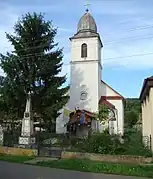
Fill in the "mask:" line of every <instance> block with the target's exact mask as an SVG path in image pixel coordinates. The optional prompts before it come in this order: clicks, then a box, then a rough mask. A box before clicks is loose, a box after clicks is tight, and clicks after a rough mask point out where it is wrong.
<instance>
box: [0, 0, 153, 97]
mask: <svg viewBox="0 0 153 179" xmlns="http://www.w3.org/2000/svg"><path fill="white" fill-rule="evenodd" d="M84 4H85V0H77V1H73V0H26V1H21V0H5V1H3V0H0V7H1V11H0V53H5V52H6V51H10V50H11V48H12V47H11V45H10V44H9V43H8V42H7V40H6V37H5V32H10V33H12V32H13V25H14V24H15V22H16V21H17V20H18V18H19V17H21V15H22V14H25V13H27V12H38V13H39V12H43V13H45V18H46V20H52V21H53V24H54V26H56V27H58V28H59V29H58V35H57V37H56V40H57V41H58V42H59V45H60V47H64V59H63V60H64V64H65V65H64V66H63V71H62V73H63V74H64V73H67V74H68V81H67V83H69V68H70V66H69V65H67V64H68V63H69V61H70V42H69V37H71V36H72V35H73V34H74V33H76V28H77V23H78V21H79V19H80V18H81V16H82V15H83V14H84V12H85V7H84ZM89 4H90V6H89V9H90V13H91V14H92V15H93V17H94V18H95V20H96V23H97V26H98V32H99V33H100V35H101V39H102V42H103V45H104V47H103V50H102V64H103V73H102V79H103V80H104V81H105V82H106V83H108V84H109V85H111V86H112V87H113V88H115V89H116V90H117V91H119V92H120V93H121V94H122V95H123V96H125V97H138V96H139V94H140V90H141V87H142V83H143V80H144V78H146V77H148V76H152V75H153V32H152V31H153V10H152V9H153V0H145V1H144V0H89ZM1 73H2V72H1ZM93 80H94V79H93Z"/></svg>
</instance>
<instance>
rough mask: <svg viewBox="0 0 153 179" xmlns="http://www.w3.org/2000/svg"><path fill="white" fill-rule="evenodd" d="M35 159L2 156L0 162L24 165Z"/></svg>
mask: <svg viewBox="0 0 153 179" xmlns="http://www.w3.org/2000/svg"><path fill="white" fill-rule="evenodd" d="M33 158H34V157H28V156H13V155H4V154H0V161H8V162H14V163H24V162H25V161H27V160H31V159H33Z"/></svg>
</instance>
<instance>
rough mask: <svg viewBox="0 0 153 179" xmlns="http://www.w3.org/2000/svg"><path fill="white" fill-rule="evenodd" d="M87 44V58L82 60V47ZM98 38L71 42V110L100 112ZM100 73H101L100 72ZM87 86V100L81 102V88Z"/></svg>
mask: <svg viewBox="0 0 153 179" xmlns="http://www.w3.org/2000/svg"><path fill="white" fill-rule="evenodd" d="M83 43H86V44H87V58H81V45H82V44H83ZM99 45H100V43H99V39H98V37H94V38H93V37H91V38H80V39H72V42H71V70H70V71H71V74H70V102H69V105H68V106H69V109H70V110H74V108H75V107H80V108H83V109H86V110H89V111H91V112H96V111H97V110H98V102H99V90H100V89H99V86H100V85H99V80H100V79H99V74H100V73H101V68H100V61H101V60H100V59H99V56H100V55H99V53H100V52H99V49H100V47H99ZM99 71H100V72H99ZM82 85H86V91H87V93H88V97H87V100H84V101H82V100H80V93H81V86H82Z"/></svg>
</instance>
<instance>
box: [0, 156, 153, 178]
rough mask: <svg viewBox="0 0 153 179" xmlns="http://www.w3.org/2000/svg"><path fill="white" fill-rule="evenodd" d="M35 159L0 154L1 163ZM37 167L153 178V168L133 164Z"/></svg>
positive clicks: (72, 161)
mask: <svg viewBox="0 0 153 179" xmlns="http://www.w3.org/2000/svg"><path fill="white" fill-rule="evenodd" d="M31 159H34V157H28V156H13V155H3V154H0V161H8V162H13V163H21V164H23V163H24V162H25V161H28V160H31ZM35 165H39V166H43V167H51V168H58V169H67V170H76V171H82V172H92V173H107V174H116V175H127V176H139V177H149V178H153V166H140V165H132V164H113V163H102V162H97V161H91V160H80V159H61V160H53V161H44V162H37V163H36V164H35Z"/></svg>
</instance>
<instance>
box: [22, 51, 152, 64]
mask: <svg viewBox="0 0 153 179" xmlns="http://www.w3.org/2000/svg"><path fill="white" fill-rule="evenodd" d="M39 54H40V53H35V55H37V56H35V55H34V54H28V55H23V56H22V57H19V58H20V59H22V58H24V57H25V58H28V57H42V54H41V55H39ZM147 55H153V52H149V53H142V54H132V55H127V56H119V57H110V58H104V59H103V60H104V61H105V60H113V59H120V58H132V57H138V56H147ZM67 65H70V64H69V63H67V64H66V63H63V65H62V66H67Z"/></svg>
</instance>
